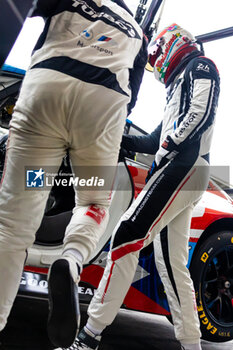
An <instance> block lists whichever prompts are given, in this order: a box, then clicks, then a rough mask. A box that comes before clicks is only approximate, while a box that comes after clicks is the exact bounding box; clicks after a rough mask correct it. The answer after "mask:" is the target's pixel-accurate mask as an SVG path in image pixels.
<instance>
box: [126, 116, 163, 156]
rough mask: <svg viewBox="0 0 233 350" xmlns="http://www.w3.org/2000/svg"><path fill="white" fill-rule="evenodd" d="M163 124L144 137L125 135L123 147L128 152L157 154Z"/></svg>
mask: <svg viewBox="0 0 233 350" xmlns="http://www.w3.org/2000/svg"><path fill="white" fill-rule="evenodd" d="M161 129H162V123H160V124H159V125H158V126H157V128H156V129H155V130H154V131H153V132H152V133H151V134H147V135H143V136H136V135H123V137H122V141H121V147H122V148H124V149H126V150H127V151H133V152H139V153H147V154H155V153H156V152H157V150H158V149H159V140H160V133H161Z"/></svg>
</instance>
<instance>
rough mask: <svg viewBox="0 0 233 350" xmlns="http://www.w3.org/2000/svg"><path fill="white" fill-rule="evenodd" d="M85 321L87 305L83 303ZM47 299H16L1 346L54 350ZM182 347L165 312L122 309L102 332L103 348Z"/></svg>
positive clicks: (224, 349) (210, 347)
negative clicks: (47, 330) (48, 332)
mask: <svg viewBox="0 0 233 350" xmlns="http://www.w3.org/2000/svg"><path fill="white" fill-rule="evenodd" d="M82 311H83V312H82V324H84V322H85V320H86V307H85V306H84V307H82ZM46 320H47V303H46V302H42V303H41V302H40V303H38V301H29V300H28V299H17V300H16V302H15V305H14V308H13V310H12V312H11V315H10V318H9V322H8V325H7V327H6V328H5V330H4V331H3V332H2V333H0V349H1V350H16V349H17V350H52V349H53V347H52V346H51V344H50V342H49V340H48V338H47V335H46ZM119 349H120V350H131V349H132V350H145V349H146V350H179V344H178V342H177V341H176V340H175V338H174V332H173V326H172V325H171V324H170V323H169V322H168V321H167V319H166V318H165V317H164V316H156V315H150V314H144V313H140V312H135V311H129V310H121V311H120V313H119V314H118V316H117V318H116V320H115V321H114V323H113V324H112V326H111V327H109V328H108V329H107V330H106V331H105V333H104V336H103V341H102V343H101V346H100V350H119ZM219 349H221V350H233V342H228V343H221V344H214V343H208V342H203V350H219Z"/></svg>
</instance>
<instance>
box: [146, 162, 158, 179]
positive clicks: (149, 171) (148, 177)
mask: <svg viewBox="0 0 233 350" xmlns="http://www.w3.org/2000/svg"><path fill="white" fill-rule="evenodd" d="M157 170H158V167H157V165H156V163H155V160H154V161H153V163H152V164H151V167H150V169H149V170H148V173H147V177H146V179H145V183H147V182H148V181H149V180H150V178H151V177H152V176H153V175H154V173H155V172H156V171H157Z"/></svg>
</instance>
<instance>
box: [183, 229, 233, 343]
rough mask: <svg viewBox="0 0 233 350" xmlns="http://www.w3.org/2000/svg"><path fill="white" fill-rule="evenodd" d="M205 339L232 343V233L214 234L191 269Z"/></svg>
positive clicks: (195, 259)
mask: <svg viewBox="0 0 233 350" xmlns="http://www.w3.org/2000/svg"><path fill="white" fill-rule="evenodd" d="M190 273H191V277H192V279H193V282H194V287H195V291H196V301H197V310H198V315H199V320H200V326H201V332H202V338H203V339H205V340H208V341H212V342H226V341H229V340H231V339H233V231H220V232H218V233H214V234H213V235H211V236H210V237H209V238H208V239H207V240H205V241H204V242H203V243H202V245H201V246H200V247H199V248H198V250H197V253H196V255H195V256H194V258H193V260H192V262H191V266H190Z"/></svg>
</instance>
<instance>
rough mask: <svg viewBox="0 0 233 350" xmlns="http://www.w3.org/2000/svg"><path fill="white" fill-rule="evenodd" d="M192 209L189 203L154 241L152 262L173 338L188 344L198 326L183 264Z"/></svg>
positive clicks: (185, 260)
mask: <svg viewBox="0 0 233 350" xmlns="http://www.w3.org/2000/svg"><path fill="white" fill-rule="evenodd" d="M192 211H193V205H190V206H189V207H187V208H186V209H185V210H184V211H182V212H181V213H180V214H179V215H178V216H177V217H175V218H174V219H173V220H172V221H171V222H170V223H169V224H168V226H167V227H166V228H164V229H163V230H162V232H161V233H160V235H157V236H156V237H155V240H154V252H155V263H156V267H157V269H158V272H159V275H160V278H161V280H162V282H163V285H164V288H165V292H166V296H167V299H168V303H169V307H170V310H171V314H172V319H173V323H174V328H175V335H176V338H177V339H178V340H180V341H181V342H182V343H183V342H184V343H185V342H186V341H187V342H188V343H189V344H192V343H195V342H196V339H197V338H198V333H199V332H198V330H199V328H200V324H199V319H198V315H197V307H196V298H195V292H194V287H193V282H192V279H191V278H190V273H189V270H188V268H187V267H186V265H187V263H188V240H189V231H190V223H191V216H192ZM192 305H193V307H192Z"/></svg>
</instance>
